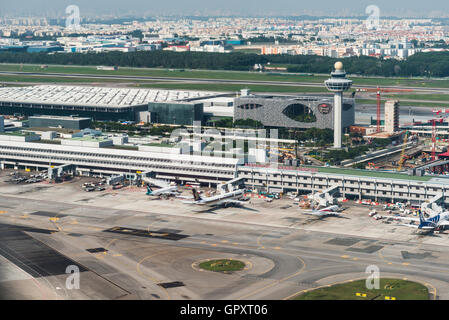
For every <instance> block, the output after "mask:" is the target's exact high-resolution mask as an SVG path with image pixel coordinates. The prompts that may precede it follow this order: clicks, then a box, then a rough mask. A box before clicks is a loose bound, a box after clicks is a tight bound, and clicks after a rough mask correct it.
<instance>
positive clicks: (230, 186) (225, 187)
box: [217, 178, 245, 194]
mask: <svg viewBox="0 0 449 320" xmlns="http://www.w3.org/2000/svg"><path fill="white" fill-rule="evenodd" d="M242 186H245V178H235V179H232V180H230V181H228V182H226V183H223V184H219V185H218V186H217V191H218V192H219V193H220V194H224V193H228V192H232V191H235V190H239V189H242V188H241V187H242Z"/></svg>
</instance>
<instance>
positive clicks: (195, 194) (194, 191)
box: [192, 188, 201, 201]
mask: <svg viewBox="0 0 449 320" xmlns="http://www.w3.org/2000/svg"><path fill="white" fill-rule="evenodd" d="M192 193H193V199H194V200H195V201H200V200H201V197H200V195H199V194H198V191H197V190H196V189H195V188H193V189H192Z"/></svg>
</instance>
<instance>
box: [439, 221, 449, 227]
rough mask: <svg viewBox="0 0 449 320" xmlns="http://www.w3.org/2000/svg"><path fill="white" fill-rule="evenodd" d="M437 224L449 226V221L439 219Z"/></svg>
mask: <svg viewBox="0 0 449 320" xmlns="http://www.w3.org/2000/svg"><path fill="white" fill-rule="evenodd" d="M438 226H449V221H441V222H439V223H438Z"/></svg>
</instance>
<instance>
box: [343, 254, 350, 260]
mask: <svg viewBox="0 0 449 320" xmlns="http://www.w3.org/2000/svg"><path fill="white" fill-rule="evenodd" d="M341 258H343V259H349V258H350V257H349V256H347V255H344V256H341Z"/></svg>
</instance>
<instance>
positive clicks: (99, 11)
mask: <svg viewBox="0 0 449 320" xmlns="http://www.w3.org/2000/svg"><path fill="white" fill-rule="evenodd" d="M69 5H77V6H79V8H80V12H81V16H82V17H83V16H84V17H93V16H111V17H121V16H136V17H141V16H157V15H180V16H187V15H198V16H229V15H236V16H267V17H269V16H298V15H312V16H367V14H366V13H365V8H366V7H367V6H369V5H377V6H378V7H379V8H380V12H381V18H382V16H384V17H390V16H397V17H433V18H437V17H449V2H448V1H446V0H429V1H413V2H410V1H407V0H395V1H389V0H377V1H372V0H362V1H359V0H343V1H330V0H322V1H319V2H313V1H300V0H277V1H271V0H270V1H268V0H244V1H240V0H227V1H221V0H189V1H184V0H165V1H154V0H149V1H148V0H147V1H145V0H127V1H122V0H93V1H92V0H90V1H88V0H76V1H75V0H16V1H12V2H5V3H3V4H2V6H1V7H0V16H2V17H5V16H9V17H14V16H16V17H24V16H29V17H36V16H45V17H50V18H58V17H61V18H64V16H65V8H66V7H67V6H69Z"/></svg>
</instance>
